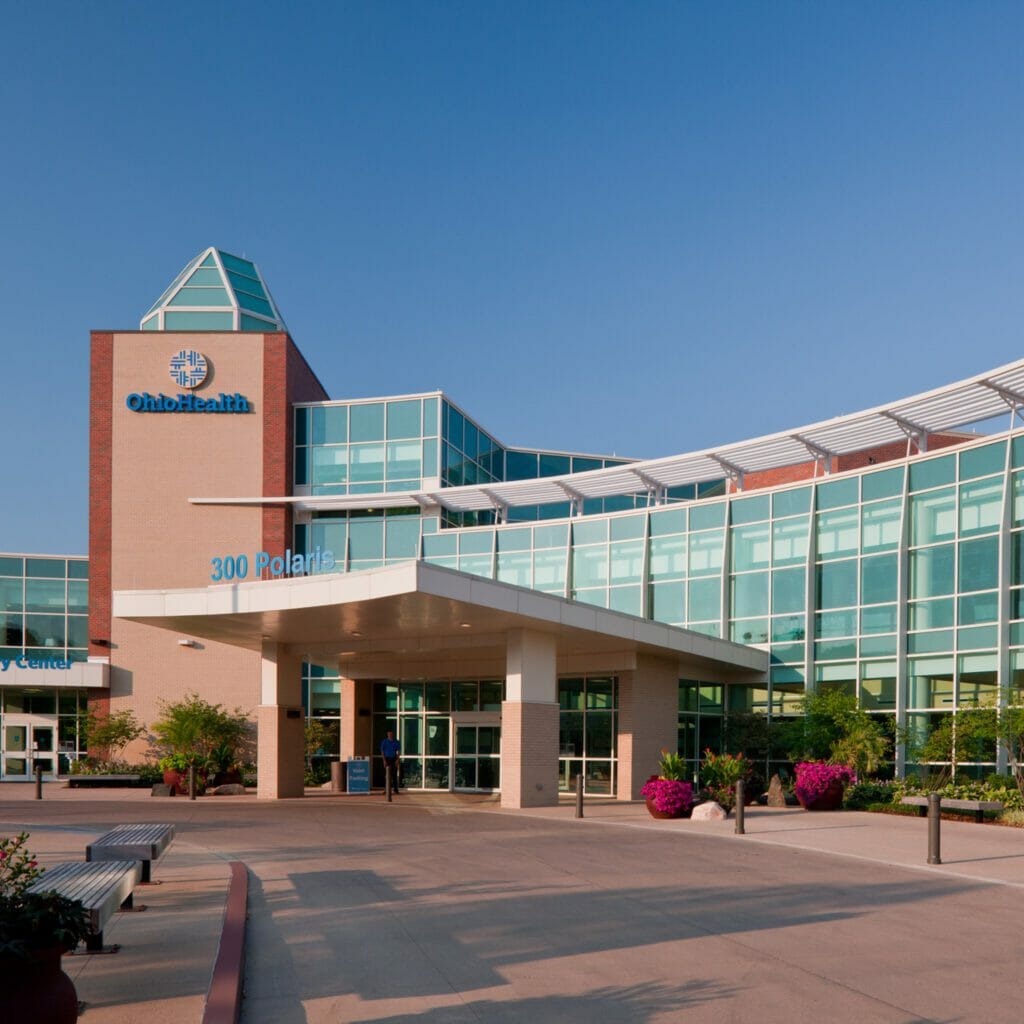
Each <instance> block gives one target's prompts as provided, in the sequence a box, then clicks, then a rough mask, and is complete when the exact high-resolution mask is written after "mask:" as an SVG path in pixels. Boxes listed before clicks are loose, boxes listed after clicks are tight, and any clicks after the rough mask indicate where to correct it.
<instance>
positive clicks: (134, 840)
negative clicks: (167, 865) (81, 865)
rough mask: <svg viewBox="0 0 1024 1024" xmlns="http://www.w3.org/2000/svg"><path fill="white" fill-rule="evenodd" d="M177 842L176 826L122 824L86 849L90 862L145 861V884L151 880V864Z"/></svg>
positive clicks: (143, 875)
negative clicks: (172, 843) (172, 842)
mask: <svg viewBox="0 0 1024 1024" xmlns="http://www.w3.org/2000/svg"><path fill="white" fill-rule="evenodd" d="M173 839H174V826H173V825H118V826H117V828H114V829H111V830H110V831H109V832H107V833H105V834H104V835H102V836H100V837H99V839H94V840H93V841H92V842H91V843H89V845H88V846H87V847H86V848H85V859H86V860H87V861H94V860H98V861H102V860H138V861H142V881H143V882H148V881H149V880H150V865H151V864H152V863H153V861H155V860H159V859H160V858H161V857H162V856H163V855H164V853H165V852H166V851H167V847H168V846H170V845H171V841H172V840H173Z"/></svg>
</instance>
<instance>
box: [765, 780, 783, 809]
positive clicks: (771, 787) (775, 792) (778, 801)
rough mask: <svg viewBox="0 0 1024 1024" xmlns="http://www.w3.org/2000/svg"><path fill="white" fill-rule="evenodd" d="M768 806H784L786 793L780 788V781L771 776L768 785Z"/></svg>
mask: <svg viewBox="0 0 1024 1024" xmlns="http://www.w3.org/2000/svg"><path fill="white" fill-rule="evenodd" d="M768 806H769V807H785V806H786V792H785V790H784V789H783V788H782V779H780V778H779V777H778V775H773V776H772V781H771V782H769V783H768Z"/></svg>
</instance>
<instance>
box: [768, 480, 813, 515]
mask: <svg viewBox="0 0 1024 1024" xmlns="http://www.w3.org/2000/svg"><path fill="white" fill-rule="evenodd" d="M810 508H811V489H810V487H798V488H796V489H795V490H792V491H779V492H778V493H776V494H774V495H772V515H773V516H774V517H775V518H776V519H783V518H785V517H786V516H798V515H800V514H801V513H806V512H808V511H810Z"/></svg>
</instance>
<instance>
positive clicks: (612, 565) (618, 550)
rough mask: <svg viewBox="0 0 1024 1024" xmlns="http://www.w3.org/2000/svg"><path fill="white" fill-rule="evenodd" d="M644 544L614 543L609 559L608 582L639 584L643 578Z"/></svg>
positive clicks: (632, 542) (640, 541) (636, 542)
mask: <svg viewBox="0 0 1024 1024" xmlns="http://www.w3.org/2000/svg"><path fill="white" fill-rule="evenodd" d="M643 567H644V542H643V541H642V540H628V541H612V543H611V545H610V550H609V559H608V582H609V584H615V583H639V582H640V581H641V579H642V577H643Z"/></svg>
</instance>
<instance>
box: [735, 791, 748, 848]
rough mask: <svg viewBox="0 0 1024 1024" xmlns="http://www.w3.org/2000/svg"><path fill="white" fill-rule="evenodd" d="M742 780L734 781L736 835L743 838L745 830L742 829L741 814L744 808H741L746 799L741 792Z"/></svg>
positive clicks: (744, 794)
mask: <svg viewBox="0 0 1024 1024" xmlns="http://www.w3.org/2000/svg"><path fill="white" fill-rule="evenodd" d="M743 790H744V786H743V780H742V779H737V780H736V835H738V836H745V835H746V834H747V830H746V829H745V828H744V827H743V814H744V811H745V808H744V806H743V803H744V800H745V799H746V793H744V792H743Z"/></svg>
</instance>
